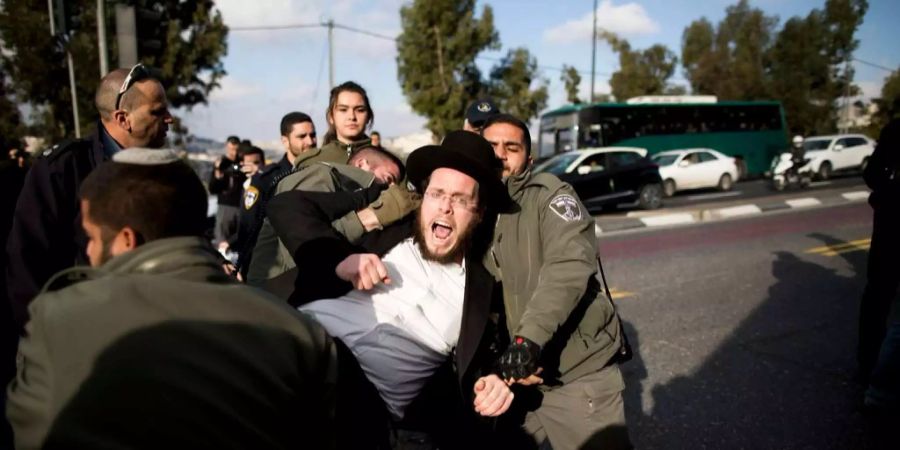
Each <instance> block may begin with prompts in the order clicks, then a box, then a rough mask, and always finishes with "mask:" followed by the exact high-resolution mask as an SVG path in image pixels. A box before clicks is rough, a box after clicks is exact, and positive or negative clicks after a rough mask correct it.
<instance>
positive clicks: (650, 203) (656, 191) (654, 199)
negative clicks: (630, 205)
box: [638, 183, 663, 209]
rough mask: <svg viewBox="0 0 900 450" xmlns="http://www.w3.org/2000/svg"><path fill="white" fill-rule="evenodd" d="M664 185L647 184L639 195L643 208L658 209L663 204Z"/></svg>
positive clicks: (639, 202) (639, 203) (639, 201)
mask: <svg viewBox="0 0 900 450" xmlns="http://www.w3.org/2000/svg"><path fill="white" fill-rule="evenodd" d="M662 196H663V192H662V187H660V185H659V184H655V183H654V184H645V185H643V186H642V187H641V191H640V195H639V196H638V205H640V206H641V208H643V209H656V208H659V207H660V206H662Z"/></svg>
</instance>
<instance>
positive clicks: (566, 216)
mask: <svg viewBox="0 0 900 450" xmlns="http://www.w3.org/2000/svg"><path fill="white" fill-rule="evenodd" d="M550 210H551V211H553V212H554V213H556V215H557V216H559V217H560V218H561V219H562V220H565V221H566V222H574V221H576V220H581V218H582V217H583V216H584V214H583V213H582V212H581V205H579V204H578V200H576V199H575V197H572V196H571V195H569V194H559V195H557V196H556V197H553V198H552V199H551V200H550Z"/></svg>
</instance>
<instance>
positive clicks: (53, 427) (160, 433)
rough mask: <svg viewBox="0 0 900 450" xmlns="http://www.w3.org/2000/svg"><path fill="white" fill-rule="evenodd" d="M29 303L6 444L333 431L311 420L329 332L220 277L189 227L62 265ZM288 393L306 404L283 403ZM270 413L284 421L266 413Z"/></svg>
mask: <svg viewBox="0 0 900 450" xmlns="http://www.w3.org/2000/svg"><path fill="white" fill-rule="evenodd" d="M30 313H31V321H30V322H29V323H28V325H27V327H26V330H27V333H28V334H27V337H26V338H23V339H22V341H21V342H20V345H19V356H18V361H17V365H18V367H17V375H16V378H15V379H14V380H13V382H12V383H11V384H10V387H9V390H8V394H9V395H8V401H7V416H8V418H9V421H10V423H11V424H12V427H13V429H14V431H15V439H16V448H17V449H36V448H41V447H43V446H44V445H45V444H48V445H50V444H53V445H55V446H56V447H59V448H93V447H107V448H113V447H122V448H124V447H127V448H154V447H156V446H157V445H158V446H159V447H168V446H171V445H176V446H178V447H187V448H199V447H205V448H221V447H236V448H272V447H273V445H271V444H273V443H277V444H278V445H280V447H278V448H290V447H291V445H292V443H290V442H284V441H285V439H292V438H290V436H291V434H292V433H293V434H298V435H302V434H304V433H306V432H310V433H312V435H311V436H310V437H311V438H312V442H319V443H320V444H322V445H326V446H329V442H328V441H330V440H331V439H332V438H333V437H329V436H325V435H324V434H320V433H330V431H328V430H329V428H330V427H331V426H332V425H331V423H330V421H331V419H330V417H331V414H332V409H333V394H334V383H335V381H336V378H335V374H336V371H335V364H336V359H335V358H336V353H335V350H334V347H333V343H332V342H331V340H330V338H329V337H328V336H327V334H326V333H325V331H324V330H323V329H322V328H321V327H320V326H319V325H318V324H316V323H315V322H314V321H313V320H311V319H309V318H307V317H306V316H304V315H302V314H300V313H298V312H297V311H296V310H294V309H293V308H291V307H290V306H289V305H287V304H285V303H284V302H283V301H281V300H279V299H277V298H275V297H273V296H270V295H268V294H266V293H264V292H261V291H259V290H257V289H254V288H251V287H249V286H245V285H242V284H240V283H237V282H235V281H233V280H231V279H230V278H229V277H228V276H226V275H225V274H224V272H223V270H222V266H221V263H220V258H219V257H218V256H217V254H216V251H215V250H214V249H213V248H212V247H211V246H210V244H209V243H208V242H206V241H205V240H204V239H202V238H197V237H176V238H168V239H160V240H155V241H151V242H149V243H147V244H144V245H141V246H140V247H138V248H137V249H135V250H132V251H130V252H128V253H125V254H122V255H119V256H116V257H114V258H112V259H110V260H109V261H108V262H107V263H106V264H104V265H102V266H101V267H99V268H97V269H90V268H74V269H68V270H66V271H63V272H61V273H60V274H58V275H57V276H56V277H54V278H53V279H51V280H50V281H49V282H48V283H47V285H46V287H45V288H44V291H43V292H42V293H41V294H40V295H38V297H37V298H35V300H34V301H33V302H32V303H31V305H30ZM317 391H321V392H320V393H317ZM294 402H296V403H297V404H298V405H302V408H312V409H313V410H316V411H317V412H315V413H312V412H310V413H309V414H306V413H302V415H305V416H308V417H306V418H300V417H295V416H296V414H297V411H300V410H301V409H302V408H295V407H294V406H292V403H294ZM319 414H322V415H323V416H322V419H316V418H315V416H316V415H319ZM279 415H284V416H285V417H283V418H284V419H287V418H288V416H290V417H295V418H296V419H297V422H292V423H290V424H288V425H285V424H282V425H276V424H275V422H276V421H275V420H271V419H272V418H274V417H278V416H279ZM266 417H268V418H269V419H263V418H266ZM266 420H269V421H270V422H271V423H263V422H265V421H266ZM303 420H313V421H314V422H313V423H312V424H310V425H309V428H306V430H307V431H306V432H303V431H301V430H298V429H296V426H297V424H302V423H303ZM319 426H321V427H323V430H321V431H317V430H316V428H317V427H319ZM286 427H287V428H286ZM288 428H289V429H288ZM125 441H127V442H125ZM160 441H163V442H165V441H168V442H165V443H161V442H160ZM297 441H298V442H297V443H296V444H297V445H300V444H301V443H308V442H310V441H309V439H308V438H307V437H302V438H297ZM310 445H313V444H310ZM315 445H319V444H315ZM315 445H313V446H315ZM159 447H157V448H159Z"/></svg>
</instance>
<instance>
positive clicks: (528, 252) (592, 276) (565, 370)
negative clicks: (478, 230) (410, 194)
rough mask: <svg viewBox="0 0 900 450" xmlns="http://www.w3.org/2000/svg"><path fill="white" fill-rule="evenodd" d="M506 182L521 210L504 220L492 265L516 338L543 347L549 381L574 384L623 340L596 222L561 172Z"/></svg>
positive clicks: (597, 367)
mask: <svg viewBox="0 0 900 450" xmlns="http://www.w3.org/2000/svg"><path fill="white" fill-rule="evenodd" d="M506 184H507V188H508V189H509V194H510V197H512V199H513V201H514V202H515V203H516V204H517V205H518V208H515V209H518V211H515V212H511V213H501V214H500V215H499V216H498V217H497V225H496V228H495V229H494V242H493V246H492V247H491V251H490V252H488V255H487V256H486V261H485V266H486V267H487V268H488V270H490V271H491V273H493V274H494V276H495V277H496V278H497V279H498V280H500V281H502V283H503V301H504V305H505V307H506V317H507V327H508V329H509V333H510V336H522V337H525V338H528V339H529V340H531V341H533V342H535V343H536V344H538V345H540V346H541V348H542V354H541V363H542V367H544V375H542V376H543V377H544V378H545V379H548V380H555V379H557V378H558V380H559V381H561V382H563V383H567V382H570V381H572V380H575V379H577V378H578V377H581V376H583V375H586V374H589V373H592V372H596V371H598V370H600V369H601V368H603V367H604V366H606V365H607V364H608V363H609V361H610V359H611V358H612V357H613V355H614V354H615V353H616V351H617V350H618V349H619V347H620V346H621V337H620V328H619V321H618V319H617V316H616V312H615V308H614V307H613V305H612V302H611V301H610V300H609V299H607V298H606V296H605V295H604V294H603V293H602V292H601V290H600V287H601V286H600V283H599V281H598V280H597V273H598V265H597V256H596V248H597V238H596V236H595V235H594V220H593V219H592V218H591V215H590V214H588V213H587V211H586V209H585V208H584V206H583V205H582V204H581V201H580V200H579V199H578V196H577V195H576V194H575V191H574V190H573V189H572V187H571V186H569V185H568V184H566V183H563V182H562V181H560V180H559V179H558V178H556V177H555V176H553V175H550V174H543V173H542V174H537V175H533V174H532V173H531V172H530V171H528V172H525V173H524V174H521V175H519V176H516V177H510V178H509V179H507V181H506Z"/></svg>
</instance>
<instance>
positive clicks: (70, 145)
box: [41, 139, 91, 162]
mask: <svg viewBox="0 0 900 450" xmlns="http://www.w3.org/2000/svg"><path fill="white" fill-rule="evenodd" d="M90 145H91V143H90V141H88V140H85V139H69V140H66V141H63V142H60V143H59V144H56V145H54V146H53V147H50V148H48V149H47V150H44V151H43V152H41V157H42V158H44V159H46V160H48V161H50V162H52V161H54V160H56V159H57V158H59V157H60V156H62V155H64V154H66V153H68V152H70V151H72V150H76V149H79V148H82V147H85V146H87V147H90Z"/></svg>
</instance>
